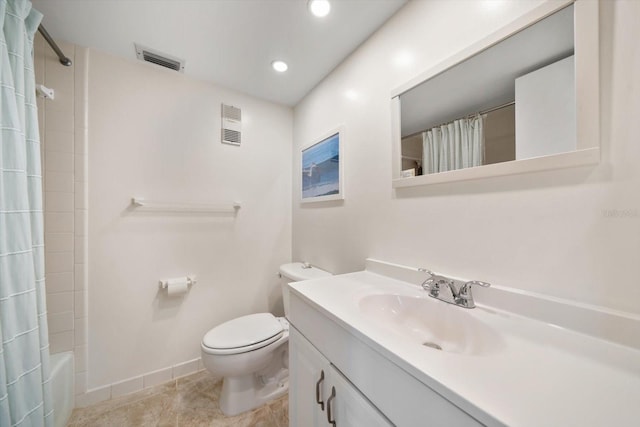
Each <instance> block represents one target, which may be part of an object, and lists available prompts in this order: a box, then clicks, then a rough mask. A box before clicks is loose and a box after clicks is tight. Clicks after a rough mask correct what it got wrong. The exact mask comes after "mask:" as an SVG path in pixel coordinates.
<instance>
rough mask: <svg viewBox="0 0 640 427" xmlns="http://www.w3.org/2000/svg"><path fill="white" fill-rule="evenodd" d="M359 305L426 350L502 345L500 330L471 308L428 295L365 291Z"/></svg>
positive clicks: (474, 351)
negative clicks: (471, 310)
mask: <svg viewBox="0 0 640 427" xmlns="http://www.w3.org/2000/svg"><path fill="white" fill-rule="evenodd" d="M358 308H359V310H360V312H361V313H362V314H363V315H364V316H365V317H367V318H368V319H369V320H370V321H372V322H374V323H376V324H378V325H380V326H381V327H383V328H385V329H386V330H389V331H392V332H394V333H395V334H397V335H400V336H403V337H405V338H407V339H408V340H410V341H412V342H414V343H415V344H416V345H420V346H423V347H424V348H425V351H444V352H450V353H462V354H482V353H486V352H491V351H494V350H496V349H497V348H498V347H499V346H500V342H501V340H500V337H499V335H498V334H497V332H496V331H495V330H493V329H492V328H491V327H490V326H488V325H486V324H485V323H483V322H482V321H481V320H479V319H477V318H476V316H473V315H472V314H471V313H469V311H468V309H465V308H462V307H456V306H453V305H450V304H446V303H444V302H442V301H437V300H435V299H433V298H430V297H428V296H424V297H418V296H407V295H395V294H376V295H366V296H363V297H362V298H360V300H359V304H358Z"/></svg>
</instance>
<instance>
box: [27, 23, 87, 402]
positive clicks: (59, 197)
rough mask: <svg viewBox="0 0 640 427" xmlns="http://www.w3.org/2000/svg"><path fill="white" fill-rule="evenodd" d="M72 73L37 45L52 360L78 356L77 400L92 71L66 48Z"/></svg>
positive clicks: (82, 366) (81, 370)
mask: <svg viewBox="0 0 640 427" xmlns="http://www.w3.org/2000/svg"><path fill="white" fill-rule="evenodd" d="M59 45H60V47H61V48H62V50H63V52H64V53H65V55H67V56H68V57H69V58H70V59H71V60H72V61H73V65H72V66H70V67H65V66H63V65H62V64H60V62H59V61H58V58H57V56H56V55H55V54H54V52H53V51H52V50H51V48H50V47H49V45H47V43H46V42H45V41H44V39H43V38H42V37H41V36H40V34H37V35H36V39H35V43H34V51H35V74H36V84H43V85H45V86H46V87H48V88H50V89H53V90H54V91H55V96H54V99H44V98H41V97H38V101H37V102H38V120H39V125H40V140H41V149H42V163H43V167H42V170H43V172H42V173H43V178H44V206H45V229H44V230H45V272H46V289H47V316H48V321H49V342H50V352H51V353H52V354H53V353H59V352H64V351H73V352H74V359H75V393H76V396H82V395H84V393H85V391H86V378H87V375H86V374H87V364H86V360H87V356H86V355H87V304H86V300H87V293H86V289H87V288H86V284H87V267H86V266H87V252H86V250H87V245H86V240H87V239H86V236H87V232H86V230H87V197H86V195H87V166H88V161H87V71H88V67H87V64H88V61H87V59H88V52H87V50H86V49H84V48H80V47H76V46H74V45H69V44H65V43H59Z"/></svg>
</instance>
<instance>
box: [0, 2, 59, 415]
mask: <svg viewBox="0 0 640 427" xmlns="http://www.w3.org/2000/svg"><path fill="white" fill-rule="evenodd" d="M41 19H42V15H41V14H40V13H39V12H37V11H35V10H33V9H32V8H31V2H29V1H27V0H0V342H1V343H2V345H1V346H0V426H2V427H5V426H6V427H14V426H52V425H53V408H52V400H51V390H50V384H49V344H48V337H47V315H46V306H45V288H44V232H43V213H42V175H41V164H40V138H39V135H38V114H37V110H36V99H35V77H34V70H33V36H34V34H35V31H36V29H37V28H38V25H39V24H40V20H41Z"/></svg>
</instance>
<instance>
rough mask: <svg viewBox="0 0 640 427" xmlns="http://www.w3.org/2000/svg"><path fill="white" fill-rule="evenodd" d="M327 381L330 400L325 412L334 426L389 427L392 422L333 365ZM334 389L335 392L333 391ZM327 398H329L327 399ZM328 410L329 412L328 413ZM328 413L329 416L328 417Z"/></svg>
mask: <svg viewBox="0 0 640 427" xmlns="http://www.w3.org/2000/svg"><path fill="white" fill-rule="evenodd" d="M329 377H330V381H329V382H328V383H327V385H328V387H329V388H330V390H329V397H330V402H328V403H327V405H328V406H327V407H326V408H325V413H326V414H327V421H335V422H336V424H335V425H336V427H388V426H389V427H390V426H393V424H392V423H391V422H390V421H389V420H388V419H387V418H386V417H385V416H384V415H382V413H381V412H380V411H378V409H376V407H375V406H373V404H372V403H371V402H369V400H367V398H365V397H364V395H363V394H362V393H360V391H358V389H356V388H355V386H354V385H353V384H351V383H350V382H349V380H347V379H346V378H345V377H344V376H343V375H342V374H341V373H340V372H339V371H338V370H337V369H335V368H334V367H333V366H331V368H330V376H329ZM334 391H335V393H334ZM327 400H329V398H328V399H327ZM329 412H330V414H329ZM329 415H330V416H331V418H330V419H329Z"/></svg>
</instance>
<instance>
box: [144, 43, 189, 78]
mask: <svg viewBox="0 0 640 427" xmlns="http://www.w3.org/2000/svg"><path fill="white" fill-rule="evenodd" d="M134 45H135V47H136V56H137V57H138V59H139V60H141V61H145V62H151V63H152V64H156V65H159V66H161V67H164V68H169V69H171V70H174V71H178V72H180V73H183V72H184V63H185V61H184V59H180V58H176V57H175V56H171V55H167V54H166V53H162V52H160V51H157V50H155V49H149V48H148V47H144V46H140V45H139V44H138V43H134Z"/></svg>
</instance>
